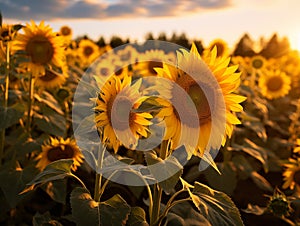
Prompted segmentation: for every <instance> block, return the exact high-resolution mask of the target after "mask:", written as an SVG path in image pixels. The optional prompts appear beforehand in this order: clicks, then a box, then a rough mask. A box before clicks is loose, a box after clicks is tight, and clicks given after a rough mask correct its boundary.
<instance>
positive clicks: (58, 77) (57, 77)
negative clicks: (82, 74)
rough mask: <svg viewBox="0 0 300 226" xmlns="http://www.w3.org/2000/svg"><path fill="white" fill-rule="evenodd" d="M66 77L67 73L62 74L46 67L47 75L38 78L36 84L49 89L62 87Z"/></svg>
mask: <svg viewBox="0 0 300 226" xmlns="http://www.w3.org/2000/svg"><path fill="white" fill-rule="evenodd" d="M66 77H67V76H66V73H62V74H60V73H58V72H56V71H54V70H50V69H46V73H45V75H43V76H40V77H37V78H36V80H35V85H36V86H37V87H41V88H49V89H52V88H55V87H60V86H61V85H62V84H64V83H65V81H66Z"/></svg>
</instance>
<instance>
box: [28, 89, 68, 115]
mask: <svg viewBox="0 0 300 226" xmlns="http://www.w3.org/2000/svg"><path fill="white" fill-rule="evenodd" d="M34 98H35V99H36V100H37V101H38V102H40V103H42V104H45V105H46V106H48V107H49V108H51V109H53V110H54V111H56V112H57V113H58V114H60V115H64V112H63V111H62V110H61V106H60V104H59V103H58V102H57V100H56V99H55V98H54V97H53V95H51V94H50V93H49V92H47V91H44V92H43V93H42V94H41V96H39V95H38V94H34Z"/></svg>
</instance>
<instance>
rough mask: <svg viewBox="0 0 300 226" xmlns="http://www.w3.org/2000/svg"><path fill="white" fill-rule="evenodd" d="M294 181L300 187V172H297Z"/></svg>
mask: <svg viewBox="0 0 300 226" xmlns="http://www.w3.org/2000/svg"><path fill="white" fill-rule="evenodd" d="M294 181H295V183H296V184H298V185H300V170H298V171H296V172H295V174H294Z"/></svg>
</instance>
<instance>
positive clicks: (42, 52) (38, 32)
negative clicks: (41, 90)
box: [12, 21, 65, 77]
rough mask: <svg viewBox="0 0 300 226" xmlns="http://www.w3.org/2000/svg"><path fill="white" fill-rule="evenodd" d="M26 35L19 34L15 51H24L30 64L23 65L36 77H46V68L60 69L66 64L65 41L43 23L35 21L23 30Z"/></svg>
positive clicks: (14, 44)
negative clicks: (37, 23)
mask: <svg viewBox="0 0 300 226" xmlns="http://www.w3.org/2000/svg"><path fill="white" fill-rule="evenodd" d="M22 29H23V31H24V34H18V35H17V36H16V38H15V41H14V43H13V47H12V48H13V50H14V51H24V52H25V54H26V56H27V57H29V62H25V63H23V64H22V66H23V67H25V68H27V69H28V70H29V71H31V72H32V75H33V76H34V77H38V76H43V75H45V72H46V70H45V68H51V66H52V65H54V66H56V67H58V68H60V67H62V66H64V64H65V56H64V46H63V40H62V38H61V37H60V36H57V35H56V33H54V32H53V31H52V28H50V27H49V26H48V25H45V24H44V21H42V22H41V23H40V24H39V25H36V24H35V23H34V21H31V24H26V26H25V27H23V28H22Z"/></svg>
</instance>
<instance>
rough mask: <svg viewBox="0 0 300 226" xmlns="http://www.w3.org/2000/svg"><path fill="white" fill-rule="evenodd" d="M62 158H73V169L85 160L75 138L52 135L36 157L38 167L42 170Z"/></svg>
mask: <svg viewBox="0 0 300 226" xmlns="http://www.w3.org/2000/svg"><path fill="white" fill-rule="evenodd" d="M60 159H73V161H74V162H73V165H72V170H74V171H76V170H77V167H78V166H80V165H81V163H82V162H83V155H82V153H81V151H80V150H79V148H78V146H77V145H76V142H75V140H73V139H70V138H68V139H63V138H60V139H57V138H53V137H51V138H50V140H49V142H47V143H45V144H43V145H42V152H41V153H40V154H39V155H38V156H37V157H36V160H38V163H37V165H36V167H37V168H38V169H40V170H41V171H42V170H43V169H44V168H45V167H46V166H47V165H48V164H50V163H51V162H54V161H57V160H60Z"/></svg>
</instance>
